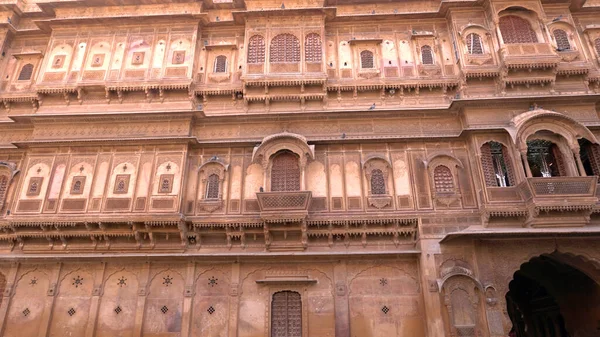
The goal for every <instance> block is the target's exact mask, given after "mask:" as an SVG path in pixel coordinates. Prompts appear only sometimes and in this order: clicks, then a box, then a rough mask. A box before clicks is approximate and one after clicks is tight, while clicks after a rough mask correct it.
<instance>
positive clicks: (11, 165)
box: [0, 161, 19, 179]
mask: <svg viewBox="0 0 600 337" xmlns="http://www.w3.org/2000/svg"><path fill="white" fill-rule="evenodd" d="M2 167H5V168H6V169H8V170H9V171H10V179H12V178H14V176H15V175H17V173H19V170H17V164H15V163H11V162H7V161H0V169H1V168H2Z"/></svg>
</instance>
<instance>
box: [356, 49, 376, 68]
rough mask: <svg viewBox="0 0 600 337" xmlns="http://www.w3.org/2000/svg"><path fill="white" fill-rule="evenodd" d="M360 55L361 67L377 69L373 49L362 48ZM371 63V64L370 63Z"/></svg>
mask: <svg viewBox="0 0 600 337" xmlns="http://www.w3.org/2000/svg"><path fill="white" fill-rule="evenodd" d="M358 55H359V57H360V69H367V70H368V69H375V68H376V66H375V53H374V52H373V51H371V50H368V49H365V50H361V51H360V53H359V54H358ZM368 63H370V66H369V64H368Z"/></svg>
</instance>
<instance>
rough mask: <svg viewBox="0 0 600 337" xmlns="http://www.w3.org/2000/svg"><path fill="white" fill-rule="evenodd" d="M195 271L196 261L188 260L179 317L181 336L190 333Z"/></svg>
mask: <svg viewBox="0 0 600 337" xmlns="http://www.w3.org/2000/svg"><path fill="white" fill-rule="evenodd" d="M195 273H196V263H195V262H194V261H189V262H188V264H187V271H186V275H185V288H184V294H183V296H184V297H183V312H182V314H181V315H182V317H181V320H182V322H181V337H188V336H189V335H190V328H191V322H192V300H193V298H194V275H195Z"/></svg>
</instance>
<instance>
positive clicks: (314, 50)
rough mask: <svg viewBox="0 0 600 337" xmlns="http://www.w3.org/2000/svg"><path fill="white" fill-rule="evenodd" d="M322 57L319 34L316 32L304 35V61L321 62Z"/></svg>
mask: <svg viewBox="0 0 600 337" xmlns="http://www.w3.org/2000/svg"><path fill="white" fill-rule="evenodd" d="M322 57H323V48H322V47H321V36H319V34H316V33H311V34H308V35H306V39H305V41H304V61H306V62H312V63H318V62H321V60H322Z"/></svg>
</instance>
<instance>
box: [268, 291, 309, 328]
mask: <svg viewBox="0 0 600 337" xmlns="http://www.w3.org/2000/svg"><path fill="white" fill-rule="evenodd" d="M301 336H302V298H301V297H300V294H299V293H297V292H295V291H280V292H276V293H275V294H273V300H272V302H271V337H301Z"/></svg>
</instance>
